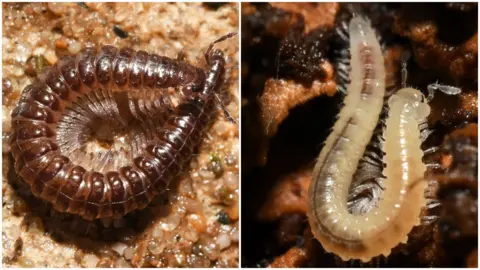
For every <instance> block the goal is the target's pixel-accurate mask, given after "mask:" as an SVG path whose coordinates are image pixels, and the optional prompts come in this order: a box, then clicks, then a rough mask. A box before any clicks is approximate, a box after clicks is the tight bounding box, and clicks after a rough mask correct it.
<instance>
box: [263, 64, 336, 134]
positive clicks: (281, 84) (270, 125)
mask: <svg viewBox="0 0 480 270" xmlns="http://www.w3.org/2000/svg"><path fill="white" fill-rule="evenodd" d="M326 66H328V67H329V68H330V70H332V69H331V66H330V65H329V64H326ZM330 78H331V77H330ZM335 93H336V84H335V82H334V81H333V80H328V81H326V82H319V81H314V82H313V84H312V86H311V87H305V86H304V85H302V84H299V83H295V82H294V81H285V80H274V79H269V80H268V81H267V82H266V83H265V89H264V92H263V95H262V96H261V97H260V99H259V102H260V108H261V118H262V120H261V121H262V123H263V126H264V128H265V130H266V135H267V136H269V137H271V136H274V135H275V133H276V132H277V129H278V125H280V123H282V122H283V120H284V119H285V118H287V116H288V114H289V111H290V110H291V109H293V108H295V107H296V106H299V105H301V104H303V103H305V102H307V101H308V100H311V99H313V98H315V97H318V96H321V95H328V96H333V95H335Z"/></svg>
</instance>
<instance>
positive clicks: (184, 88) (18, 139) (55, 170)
mask: <svg viewBox="0 0 480 270" xmlns="http://www.w3.org/2000/svg"><path fill="white" fill-rule="evenodd" d="M232 35H233V34H229V35H226V36H224V37H222V38H220V39H219V40H217V41H215V42H214V43H212V45H211V46H210V47H209V49H208V51H207V53H206V55H205V56H206V60H207V70H206V71H204V70H203V69H201V68H198V67H195V66H193V65H190V64H188V63H186V62H183V61H179V60H174V59H170V58H167V57H163V56H159V55H156V54H148V53H146V52H144V51H134V50H132V49H129V48H124V49H118V48H115V47H113V46H104V47H102V48H100V49H98V50H96V49H93V48H88V49H86V50H85V51H84V52H82V53H79V54H77V55H73V56H66V57H64V58H62V59H61V60H60V61H59V62H58V63H57V64H56V65H55V66H53V67H49V68H47V69H45V70H44V71H43V72H42V73H41V74H40V76H39V77H38V78H37V79H36V80H35V81H34V82H33V83H32V84H31V85H29V86H27V87H26V88H25V89H24V91H23V93H22V96H21V98H20V100H19V102H18V105H17V107H16V108H15V109H14V111H13V112H12V127H13V133H12V136H11V140H10V144H11V149H12V154H13V157H14V159H15V170H16V172H17V173H18V174H19V175H20V176H21V177H22V178H23V179H24V181H25V182H27V183H28V184H29V185H30V188H31V191H32V193H33V194H34V195H35V196H37V197H39V198H41V199H43V200H45V201H48V202H50V203H51V204H52V205H53V207H54V208H55V209H56V210H58V211H60V212H68V213H72V214H77V215H80V216H81V217H83V218H85V219H88V220H92V219H98V218H108V217H113V218H118V217H121V216H123V215H125V214H126V213H129V212H131V211H133V210H136V209H142V208H144V207H146V206H147V205H148V204H149V202H150V201H151V200H152V199H153V197H154V196H155V195H157V194H158V193H160V192H163V191H165V190H166V189H167V186H168V185H169V183H170V181H171V180H172V179H173V178H174V177H175V176H176V175H177V174H178V173H179V172H181V171H182V169H183V167H184V165H185V164H186V162H187V161H188V160H189V159H190V157H191V156H192V154H193V151H194V148H195V147H196V146H197V145H198V144H199V142H201V139H202V137H203V134H204V132H205V130H206V128H207V127H208V124H209V122H210V121H211V119H212V116H213V115H214V114H215V113H216V106H215V105H217V104H216V103H215V102H216V100H215V95H216V91H218V89H219V88H220V86H221V84H222V83H223V78H224V73H225V68H224V66H225V64H226V60H225V58H224V56H223V53H222V52H221V51H220V50H217V49H213V44H215V43H217V42H219V41H222V40H224V39H226V38H228V37H231V36H232ZM169 87H173V88H176V89H177V90H180V91H177V93H178V92H180V94H179V95H178V96H179V97H180V98H179V99H180V100H179V101H178V105H174V104H173V103H172V102H171V98H170V97H171V95H170V94H169V92H168V88H169ZM112 130H114V131H115V132H114V133H116V136H123V137H122V140H120V141H123V142H124V143H123V144H120V145H116V146H115V145H113V146H112V145H111V144H115V143H114V142H112V141H113V140H112V136H113V135H111V134H109V133H111V131H112ZM92 137H95V138H96V139H97V140H101V141H102V143H103V144H106V145H108V147H106V150H103V151H102V150H101V151H95V154H92V153H89V152H90V151H88V149H86V148H88V147H89V144H88V143H87V142H88V140H90V139H91V138H92Z"/></svg>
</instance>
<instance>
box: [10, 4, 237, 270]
mask: <svg viewBox="0 0 480 270" xmlns="http://www.w3.org/2000/svg"><path fill="white" fill-rule="evenodd" d="M2 8H3V33H2V34H3V35H2V41H3V42H2V45H3V46H2V51H3V58H2V64H3V65H2V71H3V78H2V79H3V81H2V83H3V87H2V89H3V95H2V101H3V107H2V110H3V130H2V131H3V180H2V195H3V197H2V199H3V200H2V202H3V216H2V219H3V231H2V232H3V234H2V244H3V253H2V258H3V263H2V265H3V267H96V266H97V267H131V266H134V267H142V266H143V267H237V266H238V237H239V223H238V219H239V217H238V195H239V188H238V174H239V155H238V151H239V141H238V124H236V123H232V122H229V121H227V120H226V119H225V117H224V115H223V113H219V114H218V117H217V119H216V120H215V123H214V124H213V125H212V127H211V129H210V130H209V132H208V134H207V136H206V137H205V139H204V141H203V143H202V144H201V145H200V147H199V150H198V152H199V154H198V155H197V156H195V157H194V158H193V159H192V161H191V163H190V170H189V171H188V172H185V173H184V174H183V175H182V176H180V177H179V178H178V180H177V181H176V182H178V183H176V184H175V185H174V188H172V190H171V191H170V192H169V193H168V194H167V195H165V196H164V198H162V200H159V202H155V203H153V204H152V205H151V206H149V207H147V208H146V209H144V210H142V211H137V212H135V213H132V214H130V215H127V216H126V217H125V218H123V219H121V220H117V221H113V222H112V221H108V220H101V221H95V222H93V223H86V222H85V221H82V220H78V218H76V217H71V216H68V215H62V214H58V213H56V212H54V211H52V210H51V209H50V208H49V206H48V205H46V204H44V203H42V202H40V201H38V200H36V199H35V198H33V197H32V196H31V195H30V194H29V193H28V189H27V190H26V189H25V188H24V187H22V185H21V179H18V177H16V175H15V172H14V170H13V168H12V162H11V157H10V155H9V153H8V151H9V149H8V143H7V140H8V135H9V132H10V129H11V127H10V116H9V115H10V113H11V110H12V109H13V108H14V106H15V102H16V100H18V97H19V95H20V93H21V91H22V89H23V88H24V87H25V86H26V85H28V84H29V83H30V82H31V81H32V80H33V78H34V77H35V76H36V75H37V74H38V72H39V71H40V70H41V69H42V67H44V66H47V65H53V64H55V63H56V61H57V60H58V59H59V58H60V57H61V56H63V55H67V54H74V53H78V52H79V51H81V49H83V48H84V47H86V46H90V45H93V46H96V45H104V44H112V45H114V46H117V47H126V46H128V47H132V48H133V49H135V50H140V49H142V50H145V51H147V52H151V53H157V54H160V55H165V56H168V57H172V58H176V57H177V55H178V54H179V53H181V54H182V55H184V56H185V57H186V59H187V61H189V62H190V63H192V64H194V65H198V66H201V65H202V64H203V53H204V52H205V50H206V48H207V47H208V45H209V44H210V43H211V42H212V41H214V40H215V39H217V38H219V37H221V36H223V35H225V34H227V33H230V32H238V5H236V4H227V5H221V6H206V5H203V4H201V3H194V4H187V3H179V4H166V3H165V4H164V3H154V4H142V3H119V4H100V3H92V4H89V3H87V4H83V3H79V4H77V3H69V4H57V3H49V4H40V3H35V4H3V5H2ZM219 48H221V49H222V50H224V51H225V52H226V55H227V56H228V63H227V68H228V71H227V72H228V74H229V76H228V78H227V81H226V83H225V89H227V91H229V93H230V96H231V98H230V99H229V102H227V104H225V107H226V109H227V110H228V111H229V112H230V114H232V116H233V117H234V118H235V119H238V116H239V112H238V111H239V109H238V102H237V101H238V95H239V92H238V69H237V68H236V67H237V66H238V64H237V63H238V39H237V38H233V39H229V40H227V41H225V42H223V43H222V44H220V45H219ZM112 235H113V236H112ZM52 258H55V259H52Z"/></svg>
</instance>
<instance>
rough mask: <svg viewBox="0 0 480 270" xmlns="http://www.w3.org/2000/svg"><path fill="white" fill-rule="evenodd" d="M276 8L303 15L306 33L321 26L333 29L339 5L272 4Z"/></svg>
mask: <svg viewBox="0 0 480 270" xmlns="http://www.w3.org/2000/svg"><path fill="white" fill-rule="evenodd" d="M272 6H273V7H275V8H279V9H283V10H285V11H287V12H291V13H298V14H301V15H302V16H303V17H304V18H305V22H306V24H305V32H307V33H308V32H310V31H312V30H313V29H315V28H317V27H319V26H328V27H333V25H334V22H335V15H336V14H337V12H338V9H339V7H340V6H339V4H338V3H285V2H278V3H272Z"/></svg>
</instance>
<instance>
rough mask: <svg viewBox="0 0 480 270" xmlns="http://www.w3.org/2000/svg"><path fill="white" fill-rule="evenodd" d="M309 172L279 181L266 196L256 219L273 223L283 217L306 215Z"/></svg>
mask: <svg viewBox="0 0 480 270" xmlns="http://www.w3.org/2000/svg"><path fill="white" fill-rule="evenodd" d="M311 174H312V173H311V170H308V169H307V170H302V171H300V172H298V173H295V174H291V175H288V176H286V177H285V178H283V179H282V180H280V181H279V182H278V183H277V184H276V186H275V187H274V188H273V189H272V190H271V191H270V194H269V195H267V199H266V202H265V204H264V205H263V206H262V208H261V209H260V211H259V212H258V218H259V219H260V220H264V221H275V220H278V219H279V218H280V217H282V216H284V215H290V214H295V213H301V214H306V213H307V198H308V187H309V186H310V182H311V180H312V175H311Z"/></svg>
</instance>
